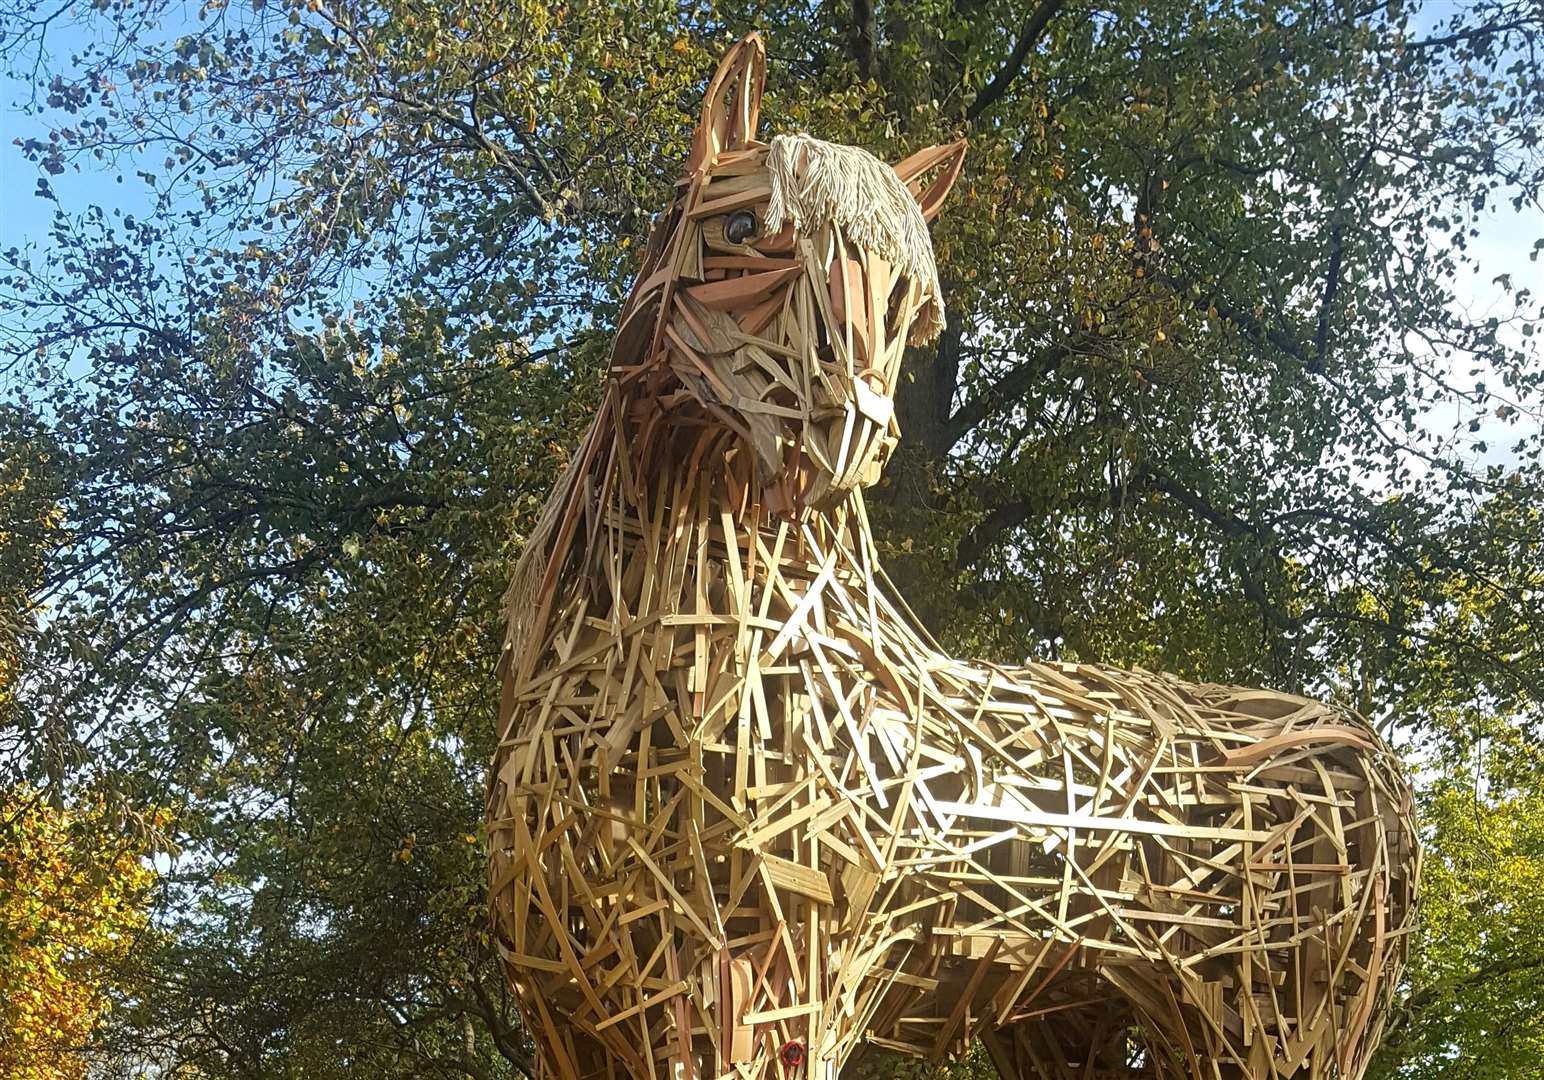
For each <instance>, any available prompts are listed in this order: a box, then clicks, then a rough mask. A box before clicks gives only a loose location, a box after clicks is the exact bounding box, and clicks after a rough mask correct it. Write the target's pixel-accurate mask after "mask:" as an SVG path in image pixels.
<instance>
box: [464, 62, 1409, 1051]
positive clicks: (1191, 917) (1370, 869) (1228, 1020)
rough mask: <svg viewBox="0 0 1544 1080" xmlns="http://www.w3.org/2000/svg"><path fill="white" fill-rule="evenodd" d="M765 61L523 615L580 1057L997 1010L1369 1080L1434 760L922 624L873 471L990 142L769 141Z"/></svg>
mask: <svg viewBox="0 0 1544 1080" xmlns="http://www.w3.org/2000/svg"><path fill="white" fill-rule="evenodd" d="M764 65H765V52H764V49H763V47H762V45H761V42H760V40H759V38H756V37H755V36H752V37H750V38H747V39H746V40H745V41H742V42H741V43H740V44H739V45H737V46H736V47H735V48H734V49H733V50H732V51H731V52H730V54H729V56H728V57H727V58H726V59H725V61H724V63H723V65H722V66H721V67H720V69H719V71H718V72H717V74H716V75H715V76H714V78H713V80H712V82H711V83H710V85H709V91H708V100H707V104H706V106H705V109H704V114H703V120H702V123H701V125H700V127H699V129H698V132H697V136H696V139H695V142H694V149H693V153H692V158H691V160H690V162H689V164H688V169H687V173H686V176H685V177H684V178H683V179H682V181H681V182H680V184H679V185H678V187H677V195H676V198H675V201H674V203H673V205H672V206H671V207H670V208H669V209H668V210H667V211H666V212H665V214H663V215H662V217H661V219H660V221H659V222H658V224H657V226H656V229H655V232H654V236H653V239H652V241H651V243H650V246H649V250H648V252H647V255H646V257H645V260H644V265H643V268H642V270H641V271H640V275H639V278H638V281H637V284H636V285H635V287H634V289H633V292H632V294H631V296H630V298H629V301H628V303H627V306H626V308H625V309H624V312H623V315H622V322H621V326H620V328H619V333H618V338H617V344H616V346H615V351H614V354H613V360H612V366H611V372H610V375H609V377H608V381H607V387H606V395H605V399H604V403H603V405H602V407H601V409H600V412H599V415H598V416H597V417H596V419H595V421H594V424H593V425H592V427H591V429H590V431H589V433H588V434H587V436H586V438H585V440H584V442H583V445H582V447H581V449H580V451H579V453H578V454H577V455H576V457H575V460H574V462H573V464H572V465H571V467H570V468H569V470H568V471H567V473H566V474H565V475H564V477H563V478H562V479H561V480H560V481H559V483H558V485H557V487H556V489H555V490H554V492H553V495H552V497H551V499H550V501H549V503H548V506H547V508H546V511H545V512H544V513H543V515H542V518H541V521H540V523H539V525H538V527H537V528H536V530H535V531H534V533H533V536H532V538H531V541H530V543H529V545H528V548H527V551H526V554H525V556H524V557H523V558H522V560H521V562H520V564H519V565H518V566H517V567H516V570H515V574H514V577H513V580H512V583H511V587H510V592H509V596H508V599H507V605H506V616H507V620H508V627H509V633H508V642H507V647H506V653H505V656H504V660H503V678H504V692H503V699H502V705H501V710H500V719H499V747H498V751H497V755H496V757H495V760H494V763H493V773H492V778H491V782H490V789H489V800H488V827H489V834H490V849H491V850H490V890H491V896H492V902H493V911H494V923H495V928H496V931H497V939H498V943H499V948H500V953H501V957H502V959H503V963H504V965H505V969H506V972H507V974H508V976H509V979H510V982H511V985H512V986H513V988H514V990H515V993H516V995H517V997H518V1000H519V1002H520V1007H521V1010H522V1013H523V1015H524V1017H525V1021H526V1024H527V1026H528V1028H529V1030H530V1031H531V1033H532V1036H533V1038H534V1040H535V1042H536V1045H537V1047H538V1060H539V1062H540V1065H541V1070H542V1072H543V1075H545V1076H551V1077H555V1078H557V1077H560V1078H563V1080H581V1078H584V1080H588V1078H592V1077H602V1076H604V1077H607V1078H608V1080H611V1078H617V1080H620V1078H622V1077H631V1078H632V1080H656V1078H661V1077H668V1078H670V1080H703V1078H716V1077H726V1078H727V1077H743V1078H744V1080H761V1078H767V1080H771V1078H774V1077H776V1078H783V1080H801V1078H802V1077H804V1076H806V1075H811V1076H817V1077H819V1078H820V1080H829V1078H831V1077H834V1076H835V1074H836V1073H837V1072H838V1071H839V1070H840V1069H841V1068H842V1066H843V1065H844V1064H845V1063H846V1062H847V1061H848V1060H849V1059H850V1058H851V1057H852V1055H853V1054H854V1053H855V1052H856V1051H857V1050H859V1048H860V1047H862V1046H874V1047H885V1048H890V1049H896V1050H901V1051H904V1052H907V1053H912V1054H917V1055H921V1056H923V1057H928V1058H932V1059H934V1060H937V1059H941V1058H943V1057H944V1056H946V1055H949V1054H952V1053H954V1052H956V1051H958V1049H959V1048H961V1047H962V1046H964V1045H966V1044H967V1043H968V1041H969V1040H970V1039H972V1038H975V1037H977V1036H980V1037H981V1038H982V1039H983V1041H984V1043H985V1045H986V1047H987V1048H988V1050H989V1051H990V1053H991V1055H992V1057H993V1060H994V1062H996V1064H997V1066H998V1068H999V1070H1001V1071H1002V1072H1003V1074H1004V1076H1005V1077H1006V1076H1010V1074H1011V1075H1014V1076H1017V1075H1024V1076H1031V1075H1033V1076H1045V1077H1063V1076H1065V1077H1068V1078H1071V1077H1074V1076H1076V1077H1111V1078H1114V1077H1128V1076H1129V1077H1138V1076H1142V1077H1176V1078H1177V1077H1187V1078H1201V1077H1214V1078H1218V1080H1225V1078H1248V1080H1267V1078H1299V1077H1300V1078H1305V1080H1306V1078H1309V1077H1321V1076H1322V1077H1328V1076H1336V1077H1345V1078H1351V1080H1355V1078H1356V1077H1359V1076H1360V1075H1361V1073H1362V1071H1363V1070H1364V1068H1365V1065H1366V1062H1367V1058H1368V1056H1369V1054H1370V1053H1371V1051H1372V1049H1373V1048H1374V1047H1375V1045H1376V1042H1377V1037H1378V1033H1379V1030H1380V1027H1381V1024H1382V1022H1383V1017H1384V1015H1385V1013H1386V1010H1387V1005H1388V1003H1389V1000H1390V997H1391V995H1392V993H1393V990H1394V986H1395V982H1396V979H1397V977H1398V974H1399V970H1400V966H1401V964H1402V961H1403V957H1404V953H1405V942H1406V938H1407V935H1408V933H1409V929H1410V924H1411V918H1412V908H1413V899H1414V890H1415V888H1416V880H1417V877H1418V863H1419V859H1418V851H1417V849H1416V846H1415V836H1414V828H1413V824H1412V820H1411V798H1410V792H1409V789H1408V787H1407V785H1406V783H1405V781H1404V780H1403V778H1402V777H1401V775H1400V772H1399V769H1398V766H1397V763H1396V761H1395V760H1394V759H1393V757H1392V756H1391V755H1390V753H1389V751H1388V750H1387V748H1386V747H1385V746H1384V745H1383V744H1382V743H1381V741H1380V740H1379V739H1378V738H1377V736H1376V735H1375V734H1374V733H1373V732H1372V731H1371V730H1370V729H1369V728H1368V727H1367V725H1366V724H1365V723H1364V722H1362V721H1361V720H1360V719H1358V718H1357V717H1355V716H1352V715H1350V714H1348V713H1345V712H1344V711H1341V710H1337V709H1334V708H1332V707H1329V706H1325V705H1322V704H1319V703H1316V702H1312V701H1308V700H1305V699H1301V698H1296V697H1290V696H1287V695H1282V694H1276V693H1272V692H1269V691H1262V690H1248V689H1240V688H1235V687H1221V686H1205V685H1193V684H1187V683H1184V682H1181V681H1179V680H1177V679H1173V678H1169V677H1166V676H1162V675H1154V674H1150V673H1146V672H1123V671H1116V670H1110V669H1105V668H1101V667H1096V666H1092V665H1071V664H1058V665H1030V666H1027V667H1023V668H1002V667H995V666H991V665H985V664H979V663H973V662H970V661H965V660H960V659H956V658H953V657H949V656H947V655H945V654H944V653H943V652H942V651H941V650H940V649H939V648H938V647H937V646H936V645H935V644H934V643H933V642H932V641H931V640H930V639H929V638H928V637H927V636H926V634H925V633H924V632H923V631H921V630H920V629H919V628H918V627H917V626H916V622H915V620H914V619H913V618H911V617H910V614H909V613H908V612H907V611H906V609H905V605H904V603H903V602H902V601H901V600H900V599H899V598H898V597H897V596H896V595H895V591H894V589H893V588H891V587H890V586H889V584H888V582H887V580H886V578H885V577H884V573H883V570H882V569H881V567H880V565H879V561H878V558H877V554H876V552H875V548H874V544H873V541H872V537H871V535H870V531H869V528H868V522H867V518H866V514H865V510H864V503H863V497H862V487H863V486H864V485H865V484H867V483H871V482H872V481H873V480H874V479H875V477H876V476H877V474H878V470H879V468H880V467H881V466H882V465H883V462H884V460H885V458H886V457H887V455H888V453H889V451H890V448H891V447H892V446H893V445H894V441H895V439H896V438H897V437H898V434H899V433H898V431H897V429H896V425H895V420H894V415H893V409H892V407H891V396H890V395H891V389H892V388H893V386H894V385H895V380H896V378H897V375H898V372H899V368H900V361H901V356H902V352H903V350H904V348H905V347H906V345H907V343H908V342H909V341H922V340H926V339H927V338H928V337H929V336H931V335H932V334H935V333H936V332H937V329H938V328H939V327H940V326H941V325H942V308H941V301H940V298H939V290H938V283H937V276H936V271H935V269H934V267H933V263H932V252H931V247H930V245H929V244H928V241H927V227H926V222H927V221H928V220H930V219H931V218H932V216H933V215H935V214H936V213H937V212H938V209H939V207H940V205H941V204H942V202H943V199H944V197H945V195H946V194H947V192H948V190H949V187H950V186H951V185H952V184H953V182H954V180H955V178H956V177H957V176H958V174H959V171H960V166H961V162H962V159H963V153H964V148H963V145H962V144H953V145H949V146H941V147H934V148H931V149H928V150H925V151H922V152H921V153H919V154H917V155H914V156H913V157H911V158H908V159H907V160H906V161H903V162H901V163H899V164H897V165H895V166H894V168H893V169H892V168H891V167H889V166H885V165H883V164H882V163H880V162H878V161H876V160H875V159H873V158H872V157H869V156H868V155H866V154H864V153H863V152H861V151H857V150H853V149H851V148H846V147H833V146H831V145H829V144H825V143H820V142H818V141H816V140H812V139H809V138H807V137H803V136H782V137H779V138H776V139H773V140H771V141H770V142H769V143H763V142H760V141H757V140H756V138H755V136H756V128H757V113H758V110H759V103H760V93H761V83H762V77H763V74H764Z"/></svg>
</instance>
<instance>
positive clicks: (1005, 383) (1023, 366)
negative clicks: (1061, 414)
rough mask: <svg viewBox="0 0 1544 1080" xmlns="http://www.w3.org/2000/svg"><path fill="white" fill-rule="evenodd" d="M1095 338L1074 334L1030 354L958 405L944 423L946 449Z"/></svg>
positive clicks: (1079, 351)
mask: <svg viewBox="0 0 1544 1080" xmlns="http://www.w3.org/2000/svg"><path fill="white" fill-rule="evenodd" d="M1097 340H1098V339H1097V338H1096V337H1094V336H1093V335H1090V334H1074V335H1073V336H1072V337H1070V338H1067V339H1066V340H1064V341H1058V342H1056V343H1055V344H1053V345H1049V346H1047V347H1046V348H1044V349H1041V350H1040V351H1039V352H1037V353H1034V354H1032V355H1030V356H1028V357H1026V358H1025V359H1024V360H1021V361H1020V362H1019V363H1018V364H1016V365H1014V366H1013V367H1012V368H1010V369H1009V370H1008V372H1007V373H1006V374H1004V375H1003V376H1001V377H1000V378H999V379H998V380H997V381H996V382H994V383H993V384H992V385H991V386H989V387H987V388H986V389H985V390H983V391H981V393H979V394H977V395H976V396H975V397H973V398H971V399H970V400H969V401H967V402H965V403H964V404H963V405H961V406H960V407H959V408H958V409H957V410H955V413H954V415H953V416H951V417H949V419H948V420H947V421H946V422H945V424H944V434H945V438H946V439H947V445H946V446H944V447H943V449H944V450H948V449H949V448H950V447H952V446H954V444H955V443H957V442H959V441H960V440H961V439H963V438H964V437H965V436H966V435H968V434H970V431H971V429H972V428H974V427H975V426H976V425H977V424H980V423H981V422H982V421H984V420H986V419H987V418H988V417H990V416H991V415H992V414H993V413H995V412H997V411H998V410H999V409H1002V408H1004V407H1005V406H1007V405H1009V404H1011V403H1012V402H1013V401H1015V400H1017V399H1018V398H1020V397H1022V396H1023V395H1024V392H1025V391H1026V390H1028V389H1029V388H1030V387H1031V386H1032V385H1034V382H1035V380H1036V379H1038V378H1040V377H1041V376H1043V375H1045V374H1046V373H1048V372H1051V371H1054V370H1055V369H1056V367H1057V365H1059V364H1060V363H1061V362H1062V361H1063V360H1065V359H1067V358H1068V357H1070V356H1076V355H1078V354H1079V353H1081V352H1083V351H1084V350H1085V349H1086V348H1087V347H1088V346H1089V345H1091V344H1093V343H1094V342H1095V341H1097Z"/></svg>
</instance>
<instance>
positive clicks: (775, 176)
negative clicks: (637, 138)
mask: <svg viewBox="0 0 1544 1080" xmlns="http://www.w3.org/2000/svg"><path fill="white" fill-rule="evenodd" d="M765 75H766V47H765V45H763V43H762V40H761V38H760V36H759V35H757V34H751V35H750V36H748V37H746V38H744V39H743V40H741V41H740V42H739V43H738V44H736V45H735V46H734V47H733V48H732V49H731V50H730V51H729V53H728V55H727V56H726V57H725V58H724V60H723V62H722V63H721V64H720V65H719V67H718V70H717V72H716V73H715V74H714V76H713V78H712V80H711V81H710V82H709V84H708V90H707V96H706V100H705V102H704V104H703V109H702V118H701V121H700V122H699V124H698V126H697V129H696V132H695V135H694V137H693V140H692V151H691V155H690V157H689V159H688V161H687V165H686V171H685V174H684V175H683V176H682V177H681V179H680V180H679V181H678V182H677V184H676V190H675V197H674V199H673V201H672V203H671V205H670V206H669V208H668V209H667V210H666V211H665V212H664V213H663V214H662V215H661V216H660V217H659V219H658V220H657V221H656V223H655V226H654V229H653V233H652V236H651V239H650V242H649V247H648V249H647V252H646V254H645V256H644V261H643V266H642V268H641V270H640V272H639V275H638V278H637V280H636V282H635V284H634V286H633V289H632V292H631V294H630V296H629V298H628V301H627V304H626V306H625V307H624V309H623V312H622V319H621V327H620V330H619V332H618V336H617V341H616V345H615V348H614V351H613V354H612V362H611V373H612V378H613V379H614V380H615V381H616V383H617V385H618V386H619V388H621V389H622V390H623V391H624V395H623V396H624V398H625V400H626V401H627V402H628V404H629V407H630V408H631V409H632V411H633V412H634V414H635V415H634V417H633V419H634V421H635V422H636V423H639V424H641V425H642V426H643V428H644V429H646V430H647V431H648V432H649V435H651V436H652V435H655V434H658V433H659V432H661V431H670V432H674V433H676V434H679V433H681V432H683V431H685V432H688V433H691V435H692V436H695V437H696V438H700V437H701V436H702V435H703V434H707V435H710V436H711V435H719V434H723V433H729V434H730V435H731V436H732V438H731V439H730V440H729V442H728V444H727V452H728V453H730V454H741V455H743V458H744V461H745V467H746V470H747V474H748V475H750V476H753V477H754V479H755V481H756V483H757V487H758V489H759V491H760V492H761V493H762V495H763V499H762V501H763V504H764V505H765V506H766V507H767V508H768V509H770V510H773V511H781V512H795V513H796V512H800V511H802V510H803V509H805V508H816V509H819V508H823V507H826V506H829V505H831V504H833V503H834V502H837V501H839V500H840V499H841V498H842V497H844V496H846V495H847V494H848V493H850V492H852V491H853V490H854V489H856V488H858V487H861V486H864V485H867V484H871V483H873V482H874V481H875V480H876V479H877V478H878V475H879V470H880V469H881V468H882V466H883V464H884V462H885V460H886V459H887V458H888V456H889V453H890V451H891V449H892V448H893V447H894V445H895V442H896V439H897V437H898V435H899V429H898V427H897V425H896V420H895V408H894V400H893V395H894V391H895V384H896V379H897V377H898V375H899V371H900V365H901V358H902V354H903V353H904V351H905V349H906V346H907V345H908V344H923V343H925V342H927V341H929V340H931V339H932V338H934V337H936V336H937V334H938V332H939V331H940V330H941V329H942V327H943V322H944V316H943V301H942V298H941V296H940V291H939V284H938V272H937V269H936V267H935V266H934V262H933V248H932V242H931V240H930V238H929V236H928V222H929V221H931V219H932V218H933V217H934V216H936V215H937V213H938V210H939V208H940V206H941V205H942V203H943V201H944V198H945V196H946V195H947V194H948V192H949V189H950V188H951V187H952V186H953V184H954V182H955V180H956V179H957V178H958V177H959V174H960V168H961V165H962V164H963V162H964V156H965V144H964V143H963V141H961V142H954V143H950V144H946V145H941V146H932V147H929V148H927V149H925V150H922V151H919V152H918V153H915V154H912V155H911V156H910V157H907V158H906V159H905V160H903V161H900V162H898V163H896V164H895V165H894V166H891V165H887V164H886V163H884V162H883V161H881V160H879V159H878V158H876V157H875V156H873V155H872V154H870V153H868V152H867V151H865V150H861V149H858V148H857V147H851V146H841V145H837V144H835V143H828V142H823V141H821V140H819V139H815V138H812V137H810V136H808V135H804V134H788V135H778V136H775V137H773V138H772V139H771V140H770V141H768V142H762V141H760V140H759V139H758V138H757V126H758V120H759V115H760V111H761V93H762V85H763V81H764V79H765ZM640 444H641V445H643V446H646V447H649V448H651V452H652V448H654V447H655V446H656V443H655V442H654V440H653V438H652V437H648V436H646V437H644V438H643V439H641V440H640Z"/></svg>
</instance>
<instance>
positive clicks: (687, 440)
mask: <svg viewBox="0 0 1544 1080" xmlns="http://www.w3.org/2000/svg"><path fill="white" fill-rule="evenodd" d="M640 414H642V416H643V419H641V420H640V419H639V416H640ZM591 438H592V439H594V440H595V442H596V445H595V446H594V447H593V450H592V458H593V461H594V463H595V464H594V466H593V467H592V469H591V470H590V473H591V477H590V480H589V482H588V483H587V484H585V485H584V486H583V497H584V498H585V499H586V501H587V502H588V503H589V504H590V505H589V507H588V508H587V509H586V512H585V516H586V517H587V518H588V519H589V520H591V521H593V522H595V523H596V526H595V527H597V528H604V527H606V525H607V524H608V523H609V527H610V528H612V529H614V530H616V531H617V536H616V537H613V538H612V539H609V540H607V541H606V542H607V544H608V547H609V548H610V549H611V550H609V551H608V555H609V556H610V557H612V558H614V559H617V560H620V561H626V562H628V563H629V564H631V563H633V562H635V561H639V560H642V561H643V562H645V563H646V564H648V570H649V572H652V573H657V574H668V573H671V572H674V573H675V574H677V575H679V574H680V573H681V572H682V571H681V569H680V567H681V566H682V565H684V566H686V567H687V568H688V571H689V570H690V568H691V567H693V566H695V565H696V564H697V563H698V562H699V561H701V560H704V559H706V560H707V561H708V562H709V563H712V564H714V570H713V574H714V575H715V576H719V577H722V576H723V575H725V574H730V573H738V574H739V575H741V576H742V577H747V576H749V575H751V574H753V573H755V572H758V570H759V572H760V573H765V572H766V569H767V563H768V562H769V560H775V561H776V562H777V563H778V564H779V565H780V566H781V567H783V568H785V569H788V570H790V571H792V572H795V573H801V574H802V573H804V572H806V571H807V570H808V568H810V567H812V566H816V567H818V566H821V565H824V564H825V563H827V562H832V563H840V564H842V565H843V566H844V568H845V567H848V566H850V567H851V568H852V569H853V570H857V569H859V568H861V569H862V571H863V576H864V577H865V578H869V579H871V578H872V577H873V576H874V575H875V574H876V573H877V572H878V555H877V551H876V549H875V546H874V542H873V537H872V533H871V531H870V527H869V522H868V514H867V509H866V507H865V505H864V501H863V495H862V492H861V491H858V490H854V491H852V492H850V493H848V494H847V495H846V496H844V497H843V498H842V499H841V500H840V501H838V502H837V503H836V504H834V505H832V506H830V507H828V508H824V509H821V510H814V509H806V510H804V511H803V512H802V513H800V514H798V515H796V516H795V515H781V514H773V513H771V512H770V511H768V509H767V506H766V503H767V498H766V495H767V487H766V485H765V484H763V483H762V482H761V481H760V480H759V479H758V478H757V476H756V471H755V468H754V465H753V455H752V454H751V453H750V451H749V450H748V449H746V448H745V447H744V446H743V445H742V444H741V443H740V441H739V439H738V438H737V437H736V436H735V435H734V433H732V432H731V431H729V430H728V429H727V428H724V427H722V426H720V425H717V424H705V423H702V422H701V421H696V420H692V421H687V422H684V423H676V422H675V421H674V420H673V419H672V418H671V417H670V416H668V415H666V414H662V413H659V412H657V411H656V412H652V413H650V412H648V411H647V410H638V409H634V408H633V407H632V406H631V403H630V402H628V400H627V399H626V397H625V396H623V395H617V396H614V397H613V398H612V399H611V401H610V403H609V407H608V408H605V409H603V410H602V414H601V416H600V417H598V418H597V423H596V427H595V428H594V429H593V430H592V434H591ZM575 494H576V495H580V494H581V492H578V491H576V492H575ZM596 539H599V538H595V539H592V541H591V542H590V544H589V546H590V547H591V548H592V549H593V548H595V547H596V546H597V545H596V542H595V540H596ZM731 547H732V548H733V552H732V553H731V550H730V549H731Z"/></svg>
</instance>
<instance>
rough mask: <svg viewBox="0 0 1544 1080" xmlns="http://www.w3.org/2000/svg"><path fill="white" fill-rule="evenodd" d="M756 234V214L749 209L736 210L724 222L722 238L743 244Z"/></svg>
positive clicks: (732, 242)
mask: <svg viewBox="0 0 1544 1080" xmlns="http://www.w3.org/2000/svg"><path fill="white" fill-rule="evenodd" d="M755 235H756V215H755V214H754V213H752V212H751V211H749V210H736V211H735V212H734V213H732V214H730V215H729V220H728V221H726V222H724V239H725V240H728V241H729V242H730V243H731V244H743V243H745V242H746V241H747V240H749V239H750V238H751V237H753V236H755Z"/></svg>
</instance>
